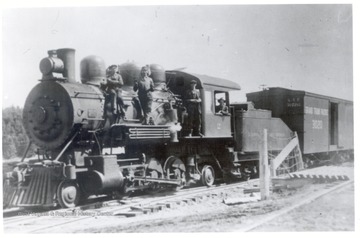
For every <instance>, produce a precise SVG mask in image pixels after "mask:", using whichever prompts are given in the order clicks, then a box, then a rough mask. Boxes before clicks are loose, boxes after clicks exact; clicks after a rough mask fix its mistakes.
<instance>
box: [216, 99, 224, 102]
mask: <svg viewBox="0 0 360 238" xmlns="http://www.w3.org/2000/svg"><path fill="white" fill-rule="evenodd" d="M217 101H218V102H221V101H223V102H225V99H224V98H219V99H218V100H217Z"/></svg>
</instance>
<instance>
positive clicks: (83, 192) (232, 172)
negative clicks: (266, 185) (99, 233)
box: [4, 49, 353, 208]
mask: <svg viewBox="0 0 360 238" xmlns="http://www.w3.org/2000/svg"><path fill="white" fill-rule="evenodd" d="M118 68H119V69H120V74H121V76H122V78H123V81H124V85H123V86H122V100H123V108H124V113H125V115H124V116H123V117H122V118H121V120H118V118H117V117H118V115H114V113H113V108H112V103H111V101H112V100H113V98H112V95H110V94H108V93H107V92H106V91H104V90H103V88H102V87H101V83H102V82H104V80H106V66H105V63H104V61H103V60H102V59H101V58H100V57H98V56H88V57H86V58H84V59H83V60H82V61H81V63H80V71H81V72H80V75H81V83H79V82H77V81H76V79H75V50H73V49H57V50H50V51H48V57H46V58H44V59H42V60H41V62H40V71H41V73H42V78H41V79H40V83H39V84H38V85H36V86H35V87H34V88H33V89H32V90H31V92H30V93H29V95H28V97H27V99H26V102H25V106H24V110H23V125H24V128H25V130H26V132H27V134H28V136H29V138H30V144H31V143H33V144H35V145H36V146H37V147H38V150H37V155H38V158H37V159H35V160H28V161H26V162H25V160H24V159H23V161H22V162H21V163H19V164H17V165H16V167H15V168H14V170H13V171H12V172H10V173H7V174H6V177H5V178H4V206H6V207H13V206H18V207H54V206H57V205H60V206H61V207H64V208H69V207H74V206H76V205H78V204H79V203H80V202H81V201H83V200H84V199H86V198H88V197H89V196H90V195H99V194H108V195H113V196H121V195H123V194H128V193H131V192H134V191H138V190H152V191H157V190H158V189H159V188H167V189H175V190H176V189H179V188H182V187H183V186H189V185H191V184H193V183H201V184H203V185H206V186H211V185H213V184H214V182H215V181H216V180H219V179H222V180H225V181H231V180H238V179H248V178H250V177H251V176H256V175H257V167H258V157H259V148H258V145H259V141H260V136H259V135H260V134H261V131H262V130H263V129H264V128H266V129H268V131H269V142H268V143H269V145H270V148H271V149H270V150H271V151H281V150H282V149H283V148H284V147H285V146H286V144H287V142H288V139H289V138H292V137H293V135H294V133H293V131H295V130H296V129H297V130H298V131H300V134H301V136H302V137H301V140H304V135H305V134H304V133H303V132H301V130H299V128H289V125H290V127H292V126H291V124H286V123H285V122H286V121H288V122H289V121H291V120H289V118H285V120H284V118H283V119H281V117H282V116H284V115H285V114H282V112H286V111H287V110H286V104H284V106H282V107H281V110H282V111H279V110H277V111H276V110H275V112H276V113H278V115H277V117H272V115H271V111H270V110H273V111H274V108H275V107H276V105H275V104H271V103H270V102H271V100H270V98H269V92H270V91H271V90H269V91H268V92H259V94H256V95H255V94H252V95H248V96H250V97H251V100H253V101H256V102H257V103H258V105H259V106H261V107H262V109H255V107H254V104H253V103H252V102H246V103H234V104H231V105H230V106H229V113H228V114H219V113H217V111H216V107H217V101H218V100H219V99H220V98H222V99H224V100H225V102H226V103H227V105H229V100H230V98H229V92H230V91H236V90H240V86H239V85H238V84H237V83H234V82H232V81H229V80H225V79H219V78H214V77H210V76H207V75H198V74H189V73H186V72H183V71H177V70H167V71H166V70H164V69H163V68H162V67H161V66H160V65H157V64H151V65H150V70H151V75H150V77H151V78H152V79H153V81H154V85H155V90H154V92H153V93H152V95H153V103H152V111H151V113H150V116H151V119H152V123H151V125H144V124H143V123H142V120H141V118H142V113H141V109H140V110H139V107H138V105H137V93H136V92H134V91H133V85H134V82H135V81H136V80H137V79H138V77H139V74H140V68H139V67H138V66H137V65H136V64H133V63H124V64H121V65H119V66H118ZM194 80H195V81H196V82H197V86H196V89H197V90H198V91H199V93H200V97H201V135H200V136H192V135H191V134H189V131H188V130H187V126H186V125H187V123H188V114H187V111H186V107H184V104H183V99H184V92H185V91H186V90H187V89H188V88H189V86H190V82H191V81H194ZM284 92H285V91H282V93H283V98H279V99H278V100H283V101H284V102H287V101H286V100H287V99H288V98H291V100H292V97H288V96H286V95H287V94H286V93H284ZM263 93H267V94H266V95H265V94H263ZM277 93H279V92H277ZM278 95H281V93H280V94H278ZM289 95H290V96H291V91H290V94H289ZM296 102H298V103H299V104H301V101H300V99H299V100H298V101H296ZM302 102H304V101H302ZM279 105H280V104H279ZM347 105H350V104H349V103H348V104H347ZM351 106H352V104H351ZM264 109H267V110H264ZM299 110H301V107H300V109H299ZM292 112H293V111H290V113H292ZM349 112H350V111H349ZM285 116H286V115H285ZM348 120H351V118H350V117H349V118H348ZM284 121H285V122H284ZM332 123H333V122H332ZM334 123H335V122H334ZM334 123H333V124H334ZM334 125H335V124H334ZM334 125H333V127H334ZM342 125H343V124H342ZM326 126H328V125H323V127H324V130H327V128H325V127H326ZM334 128H335V127H334ZM337 130H338V129H337ZM349 131H351V128H350V129H349V128H348V129H347V130H346V131H345V132H349ZM336 133H338V132H336ZM333 137H335V134H334V135H333ZM332 142H335V141H334V140H333V141H332ZM352 143H353V142H352V141H351V140H347V141H346V146H343V147H337V148H333V151H339V150H344V151H349V150H350V151H351V149H353V147H352V148H351V145H352ZM30 144H29V146H28V148H29V147H30ZM333 146H334V143H333ZM301 148H302V149H304V147H303V146H301ZM306 148H307V147H306ZM324 152H325V153H328V152H329V150H328V151H321V153H324ZM310 153H311V155H314V154H316V153H314V151H311V152H310ZM24 158H25V156H24Z"/></svg>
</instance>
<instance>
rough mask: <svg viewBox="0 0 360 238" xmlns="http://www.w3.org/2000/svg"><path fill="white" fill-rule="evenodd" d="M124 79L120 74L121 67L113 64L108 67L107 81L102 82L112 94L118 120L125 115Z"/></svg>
mask: <svg viewBox="0 0 360 238" xmlns="http://www.w3.org/2000/svg"><path fill="white" fill-rule="evenodd" d="M123 85H124V81H123V79H122V77H121V75H120V69H119V67H118V66H117V65H111V66H109V67H108V68H107V69H106V81H105V82H104V83H101V88H102V89H104V90H105V91H106V92H107V93H109V94H110V95H111V99H110V100H111V110H112V113H113V115H114V116H116V121H117V122H118V121H119V120H120V118H121V117H124V116H125V112H124V108H123V107H124V101H123V99H122V90H121V87H122V86H123Z"/></svg>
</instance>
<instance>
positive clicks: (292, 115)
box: [246, 87, 354, 155]
mask: <svg viewBox="0 0 360 238" xmlns="http://www.w3.org/2000/svg"><path fill="white" fill-rule="evenodd" d="M246 96H247V100H248V101H251V102H253V103H254V105H255V107H256V108H260V109H267V110H271V111H272V116H273V117H278V118H281V119H282V120H283V121H284V122H285V123H286V124H287V125H288V127H289V128H290V129H291V130H292V131H296V132H297V133H298V136H299V141H300V147H301V150H302V153H303V154H305V155H314V154H324V153H325V154H328V153H332V152H345V153H346V154H349V153H350V154H351V153H353V149H354V123H353V102H352V101H348V100H343V99H339V98H334V97H328V96H323V95H319V94H314V93H310V92H305V91H298V90H289V89H285V88H278V87H276V88H268V89H266V90H263V91H260V92H253V93H248V94H246Z"/></svg>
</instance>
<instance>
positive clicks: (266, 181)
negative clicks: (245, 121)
mask: <svg viewBox="0 0 360 238" xmlns="http://www.w3.org/2000/svg"><path fill="white" fill-rule="evenodd" d="M267 144H268V142H267V129H264V133H263V136H262V140H261V143H260V151H259V153H260V161H259V163H260V164H259V168H260V193H261V200H266V199H268V198H269V197H270V171H269V161H268V148H267V147H268V146H267Z"/></svg>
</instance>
